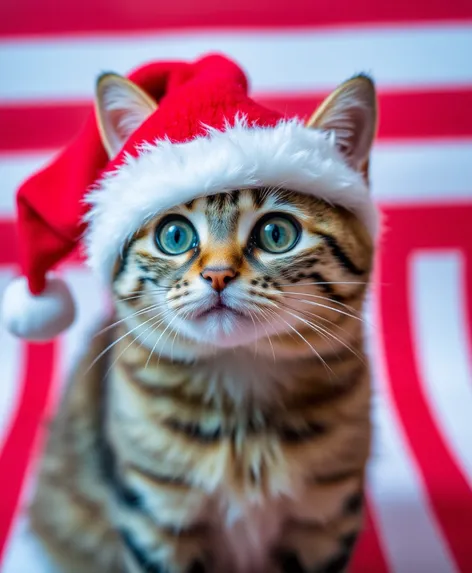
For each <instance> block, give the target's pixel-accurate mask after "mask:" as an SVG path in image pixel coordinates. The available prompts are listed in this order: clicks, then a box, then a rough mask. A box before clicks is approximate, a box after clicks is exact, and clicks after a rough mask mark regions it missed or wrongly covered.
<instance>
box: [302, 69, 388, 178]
mask: <svg viewBox="0 0 472 573" xmlns="http://www.w3.org/2000/svg"><path fill="white" fill-rule="evenodd" d="M307 126H308V127H313V128H317V129H321V130H323V131H327V132H332V133H333V137H334V139H335V142H336V145H337V147H338V149H339V150H340V151H341V153H342V154H343V155H344V157H345V159H346V161H347V163H348V164H349V165H350V166H351V167H352V168H354V169H356V170H357V171H360V172H363V173H364V175H365V176H366V177H367V169H368V162H369V154H370V150H371V147H372V143H373V141H374V137H375V132H376V129H377V96H376V93H375V86H374V83H373V81H372V80H371V79H370V78H369V77H368V76H366V75H359V76H355V77H353V78H351V79H350V80H348V81H346V82H344V83H343V84H341V85H340V86H339V87H338V88H337V89H336V90H335V91H334V92H333V93H332V94H331V95H330V96H328V97H327V98H326V99H325V101H324V102H323V103H322V104H321V106H320V107H319V108H318V109H317V110H316V111H315V113H314V114H313V115H312V116H311V118H310V119H309V120H308V122H307Z"/></svg>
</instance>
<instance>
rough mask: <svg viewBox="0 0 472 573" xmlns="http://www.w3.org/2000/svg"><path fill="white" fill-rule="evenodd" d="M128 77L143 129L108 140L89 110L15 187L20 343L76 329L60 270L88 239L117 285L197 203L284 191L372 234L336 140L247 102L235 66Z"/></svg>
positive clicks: (166, 65)
mask: <svg viewBox="0 0 472 573" xmlns="http://www.w3.org/2000/svg"><path fill="white" fill-rule="evenodd" d="M364 79H365V78H364ZM129 80H130V81H131V82H133V85H137V86H139V88H141V90H143V91H142V92H141V93H137V95H136V98H137V101H136V106H137V108H139V107H141V110H142V108H143V106H144V107H145V106H146V105H148V113H147V117H146V118H145V121H143V122H141V121H140V120H139V113H136V114H135V115H136V117H135V118H134V119H133V113H131V114H128V117H126V118H121V119H120V117H118V119H117V125H118V126H121V127H119V128H120V129H121V130H122V134H121V140H120V137H117V136H116V134H115V138H114V139H113V137H110V136H109V137H108V142H107V140H106V132H107V125H104V121H103V120H102V121H100V117H99V114H92V116H91V117H90V118H89V120H88V122H87V124H86V125H85V127H84V129H83V131H82V133H81V134H80V135H79V137H78V138H77V139H76V140H75V141H74V142H73V143H72V144H71V145H69V146H68V147H67V148H66V149H64V151H63V152H62V153H61V154H60V155H59V156H58V157H57V158H55V159H54V160H53V161H52V163H51V164H50V165H48V166H47V167H46V168H45V169H43V170H42V171H41V172H39V173H37V174H35V175H33V176H32V177H31V178H30V179H28V180H27V181H26V182H25V183H23V185H22V186H21V187H20V189H19V190H18V195H17V210H18V231H19V242H20V254H21V265H22V272H23V276H22V277H20V278H18V279H16V280H15V281H14V282H13V283H12V284H11V285H10V286H9V287H8V289H7V291H6V293H5V296H4V300H3V309H2V314H3V322H4V323H5V324H6V326H7V328H8V329H9V330H10V331H11V332H12V333H14V334H15V335H17V336H20V337H23V338H27V339H30V340H36V341H39V340H47V339H50V338H53V337H54V336H56V335H58V334H59V333H60V332H61V331H63V330H64V329H65V328H67V327H68V326H69V325H70V324H71V323H72V321H73V319H74V302H73V299H72V296H71V294H70V292H69V290H68V288H67V286H66V284H65V283H64V282H63V281H62V280H61V279H59V278H57V277H55V276H53V275H52V274H51V271H52V270H53V269H54V267H56V266H57V265H58V264H59V263H60V262H61V261H62V260H64V259H65V258H66V257H67V256H68V255H69V254H70V253H71V252H72V251H73V250H74V249H75V248H76V247H77V246H78V245H79V243H80V242H81V241H82V239H84V241H85V246H86V253H87V259H88V263H89V265H90V266H91V268H92V269H93V270H94V271H96V272H97V273H99V274H100V275H101V276H102V277H103V278H104V279H105V280H108V281H109V280H110V278H111V273H112V269H113V266H114V264H115V262H116V260H117V258H118V257H119V256H120V252H121V249H122V248H123V246H124V245H125V244H126V242H127V240H128V239H129V238H131V237H132V236H133V234H134V233H135V232H136V231H137V230H138V229H139V228H140V227H141V226H142V225H143V223H145V222H146V221H148V220H149V219H150V218H152V217H154V216H155V215H156V214H158V213H159V212H161V211H163V210H165V209H168V208H170V207H172V206H175V205H178V204H180V203H183V202H186V201H189V200H191V199H194V198H197V197H201V196H207V195H212V194H215V193H221V192H224V191H229V190H232V189H236V188H244V187H246V188H247V187H260V186H280V185H283V186H284V187H286V188H289V189H292V190H295V191H299V192H302V193H307V194H310V195H315V196H317V197H320V198H321V199H324V200H326V201H329V202H330V203H333V204H337V205H341V206H343V207H345V208H347V209H350V210H351V211H353V212H354V213H355V214H357V216H358V217H359V218H360V220H361V221H363V222H364V224H365V226H366V227H367V229H368V230H369V231H370V232H371V233H372V235H374V234H375V228H376V212H375V208H374V206H373V203H372V200H371V198H370V194H369V191H368V186H367V184H366V181H365V178H364V177H363V175H362V173H361V170H360V169H355V168H353V166H352V164H350V162H349V161H346V156H343V154H342V153H341V152H340V146H339V141H336V138H335V137H334V136H333V135H332V134H331V135H329V134H328V133H327V132H326V130H322V129H313V128H312V127H310V126H307V125H306V124H304V123H303V122H301V121H300V120H298V119H296V118H285V117H284V116H283V115H281V114H280V113H278V112H275V111H272V110H270V109H267V108H265V107H263V106H261V105H259V104H258V103H256V102H255V101H254V100H252V99H250V98H249V96H248V85H247V79H246V77H245V75H244V73H243V71H242V70H241V69H240V68H239V67H238V66H237V65H236V64H235V63H234V62H232V61H230V60H228V59H226V58H225V57H223V56H218V55H212V56H207V57H204V58H202V59H200V60H198V61H196V62H194V63H184V62H160V63H152V64H149V65H147V66H144V67H142V68H140V69H138V70H136V71H135V72H134V73H132V74H131V75H130V76H129ZM365 81H368V80H365ZM102 84H103V85H105V88H104V89H106V87H107V82H106V81H105V82H102ZM100 85H101V84H100V82H99V84H98V86H99V89H100ZM130 85H131V84H130ZM108 86H109V88H110V86H111V88H110V89H109V90H108V91H109V93H108V94H105V95H106V97H108V101H109V103H110V109H112V110H114V112H115V113H116V114H118V116H119V114H120V102H119V100H120V94H119V93H116V89H115V93H113V82H108ZM115 88H116V86H115ZM371 91H372V93H373V88H372V90H371ZM143 94H146V95H145V96H144V95H143ZM351 95H352V94H351ZM346 97H350V96H349V94H347V96H346ZM139 98H141V101H138V100H139ZM143 98H144V99H146V98H148V99H147V101H143ZM102 99H103V98H102ZM105 100H106V98H105ZM353 101H354V100H353ZM128 111H129V110H128ZM133 121H135V122H136V123H137V124H136V125H134V124H133ZM120 122H121V123H120ZM340 134H341V137H342V133H341V132H340ZM118 135H120V134H118ZM104 141H105V144H104V143H103V142H104ZM105 146H106V147H107V150H106V149H105ZM107 151H108V153H107ZM110 155H111V156H112V158H111V159H110V158H109V156H110ZM113 155H114V156H113Z"/></svg>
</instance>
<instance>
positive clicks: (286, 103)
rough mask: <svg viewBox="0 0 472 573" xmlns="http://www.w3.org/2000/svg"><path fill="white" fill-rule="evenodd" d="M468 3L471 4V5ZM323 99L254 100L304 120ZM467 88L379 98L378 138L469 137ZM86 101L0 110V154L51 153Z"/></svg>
mask: <svg viewBox="0 0 472 573" xmlns="http://www.w3.org/2000/svg"><path fill="white" fill-rule="evenodd" d="M471 4H472V2H471ZM325 95H326V94H321V95H320V94H315V93H313V94H298V95H260V96H259V97H257V99H258V100H259V101H261V102H262V103H263V104H265V105H267V106H269V107H273V108H275V109H277V110H279V111H281V112H282V113H285V114H287V115H289V116H291V115H299V116H301V117H307V116H309V115H311V113H312V112H313V110H314V109H315V108H316V107H317V106H318V105H319V104H320V103H321V101H322V99H323V97H324V96H325ZM471 109H472V87H469V88H463V89H460V88H456V89H454V90H453V91H452V90H434V91H432V90H429V91H423V92H422V91H415V92H398V93H392V92H387V93H380V112H381V116H380V126H379V138H380V139H395V138H398V139H407V138H428V137H431V138H441V137H444V138H452V137H456V138H457V137H470V136H472V113H470V110H471ZM90 110H91V107H90V104H89V103H87V102H76V103H62V104H57V103H56V104H50V105H47V104H29V105H21V104H12V105H3V106H2V107H0V152H2V151H3V152H5V151H21V150H32V149H55V148H57V147H60V146H62V145H64V144H65V143H66V142H68V141H70V139H71V138H73V137H74V136H75V135H76V134H77V132H78V131H79V130H80V128H81V126H82V124H83V122H84V120H85V118H86V117H87V115H88V114H89V113H90Z"/></svg>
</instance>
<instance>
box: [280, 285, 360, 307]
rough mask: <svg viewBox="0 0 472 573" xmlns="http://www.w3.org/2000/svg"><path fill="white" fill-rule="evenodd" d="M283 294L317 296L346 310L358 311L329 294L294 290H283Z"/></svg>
mask: <svg viewBox="0 0 472 573" xmlns="http://www.w3.org/2000/svg"><path fill="white" fill-rule="evenodd" d="M284 294H293V295H302V296H309V297H310V298H318V299H320V300H327V301H329V302H333V303H334V304H337V305H339V306H342V307H343V308H347V309H348V310H352V311H355V312H359V311H358V310H357V309H356V308H354V307H353V306H351V305H349V304H345V303H343V302H339V301H338V300H335V299H333V298H330V297H329V296H321V295H318V294H311V293H307V292H295V291H289V290H288V291H287V290H285V291H284Z"/></svg>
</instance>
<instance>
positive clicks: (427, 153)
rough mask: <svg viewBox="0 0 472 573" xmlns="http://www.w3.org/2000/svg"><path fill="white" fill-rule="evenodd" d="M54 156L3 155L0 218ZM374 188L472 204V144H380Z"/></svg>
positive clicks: (400, 198)
mask: <svg viewBox="0 0 472 573" xmlns="http://www.w3.org/2000/svg"><path fill="white" fill-rule="evenodd" d="M51 157H52V154H50V153H49V154H48V153H43V154H34V155H33V154H25V155H23V154H6V155H1V154H0V182H1V193H0V216H1V215H4V216H8V215H11V214H12V213H13V212H14V195H15V191H16V189H17V187H18V185H19V184H20V183H21V182H22V180H23V179H25V178H26V177H28V176H29V175H31V174H32V173H33V172H34V171H36V170H37V169H38V168H39V167H41V166H42V165H45V164H46V162H47V161H49V159H50V158H51ZM371 173H372V188H373V194H374V197H375V198H376V199H377V200H378V201H379V202H388V203H395V202H408V201H413V202H418V201H425V202H428V201H432V200H436V199H443V200H447V201H453V200H460V199H469V200H472V141H470V142H462V143H441V144H439V143H417V144H390V143H389V144H378V145H377V147H376V148H375V149H374V153H373V155H372V169H371Z"/></svg>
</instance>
